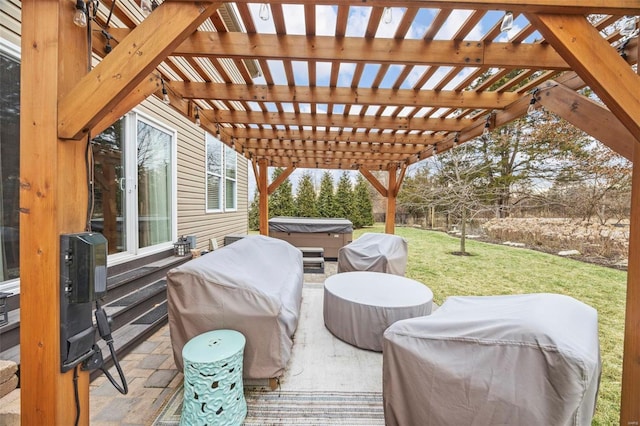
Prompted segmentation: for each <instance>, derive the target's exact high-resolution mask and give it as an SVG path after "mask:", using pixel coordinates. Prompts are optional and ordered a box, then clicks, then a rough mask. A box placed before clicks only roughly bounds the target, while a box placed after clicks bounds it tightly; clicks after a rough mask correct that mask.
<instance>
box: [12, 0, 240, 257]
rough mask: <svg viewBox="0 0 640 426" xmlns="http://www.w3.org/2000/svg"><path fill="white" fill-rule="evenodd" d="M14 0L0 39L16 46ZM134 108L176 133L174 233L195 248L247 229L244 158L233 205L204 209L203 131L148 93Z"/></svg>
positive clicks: (17, 17) (17, 13) (17, 21)
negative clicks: (192, 242)
mask: <svg viewBox="0 0 640 426" xmlns="http://www.w3.org/2000/svg"><path fill="white" fill-rule="evenodd" d="M20 6H21V2H20V1H17V0H0V40H3V41H7V42H9V43H12V44H14V45H16V46H20V17H21V10H20ZM135 111H137V112H139V113H141V114H144V115H146V116H149V117H151V118H153V119H154V120H157V121H158V122H160V123H162V124H163V125H165V126H166V127H168V128H169V129H171V130H174V131H176V134H177V143H178V145H177V185H176V187H177V194H176V197H177V203H178V204H177V221H178V223H177V235H178V236H182V235H192V236H195V237H196V243H197V248H199V249H204V250H206V249H208V248H209V239H216V240H217V242H218V245H219V246H222V243H223V241H224V236H225V235H228V234H246V233H247V232H248V218H247V212H248V201H247V199H248V181H247V180H248V168H249V164H248V160H247V159H246V158H245V157H243V156H241V155H240V154H238V166H237V209H236V210H235V211H233V212H215V213H211V212H207V211H206V195H205V194H206V191H205V189H206V179H205V133H204V131H203V130H202V129H200V128H199V127H197V126H195V125H194V124H193V123H192V122H191V121H189V120H188V119H186V118H185V117H183V116H182V115H181V114H180V113H178V112H177V111H175V110H173V109H172V108H171V107H170V106H167V105H165V104H164V103H162V101H161V100H159V99H157V98H155V97H149V98H148V99H147V100H145V101H143V102H142V103H141V104H140V105H138V106H137V107H136V108H135Z"/></svg>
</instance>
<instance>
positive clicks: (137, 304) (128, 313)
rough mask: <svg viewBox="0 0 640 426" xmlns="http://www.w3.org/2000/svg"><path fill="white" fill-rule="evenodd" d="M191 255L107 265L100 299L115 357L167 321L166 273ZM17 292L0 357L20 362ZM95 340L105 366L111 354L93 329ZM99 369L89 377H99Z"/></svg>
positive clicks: (1, 333)
mask: <svg viewBox="0 0 640 426" xmlns="http://www.w3.org/2000/svg"><path fill="white" fill-rule="evenodd" d="M190 258H191V256H186V257H178V256H174V255H173V250H167V251H163V252H161V253H157V254H154V255H151V256H147V257H144V258H138V259H136V260H133V261H130V262H126V263H122V264H118V265H114V266H109V267H108V272H107V277H108V278H107V294H106V296H105V297H104V298H103V299H102V300H101V303H102V306H103V307H104V308H105V310H106V312H107V315H109V316H110V317H111V319H112V324H111V331H112V335H113V338H114V346H115V349H116V354H117V356H118V358H122V357H123V356H124V355H125V354H126V353H128V352H130V351H131V349H133V348H134V347H135V346H137V345H138V344H140V343H142V342H144V341H145V340H146V339H147V338H148V337H149V336H150V335H151V334H153V333H154V332H155V331H157V330H158V329H159V328H160V327H162V326H163V325H165V324H166V323H167V318H168V315H167V292H166V288H167V284H166V279H165V277H166V274H167V272H168V271H169V270H170V269H171V268H174V267H176V266H179V265H181V264H182V263H184V262H186V261H188V260H189V259H190ZM19 296H20V295H19V294H16V295H12V296H11V297H10V298H9V299H8V300H7V308H8V309H9V323H8V324H6V325H3V326H1V327H0V360H10V361H14V362H16V363H18V364H19V363H20V337H19V336H20V334H19V332H20V310H19ZM96 340H97V341H99V344H100V346H101V347H103V350H102V353H103V356H104V359H105V363H106V365H107V366H110V365H111V363H112V360H111V354H110V353H109V350H108V348H105V347H104V342H103V341H102V340H101V339H100V337H99V336H98V334H97V332H96ZM100 374H101V372H100V371H99V370H98V371H96V372H93V373H92V374H91V379H93V378H95V377H97V376H99V375H100Z"/></svg>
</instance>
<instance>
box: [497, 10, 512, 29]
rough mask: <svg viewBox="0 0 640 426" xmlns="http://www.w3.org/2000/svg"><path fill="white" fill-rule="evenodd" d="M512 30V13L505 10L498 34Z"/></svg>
mask: <svg viewBox="0 0 640 426" xmlns="http://www.w3.org/2000/svg"><path fill="white" fill-rule="evenodd" d="M512 29H513V12H511V11H510V10H507V11H506V12H505V14H504V17H503V18H502V25H500V32H505V31H511V30H512Z"/></svg>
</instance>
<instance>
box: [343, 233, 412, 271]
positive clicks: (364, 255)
mask: <svg viewBox="0 0 640 426" xmlns="http://www.w3.org/2000/svg"><path fill="white" fill-rule="evenodd" d="M407 256H408V253H407V241H406V240H405V239H404V238H402V237H399V236H397V235H390V234H375V233H366V234H362V235H361V236H360V238H358V239H357V240H355V241H353V242H351V243H349V244H347V245H346V246H344V247H342V248H340V250H338V272H339V273H340V272H351V271H371V272H385V273H389V274H395V275H403V276H404V273H405V271H406V269H407Z"/></svg>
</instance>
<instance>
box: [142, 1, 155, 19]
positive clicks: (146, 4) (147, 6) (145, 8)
mask: <svg viewBox="0 0 640 426" xmlns="http://www.w3.org/2000/svg"><path fill="white" fill-rule="evenodd" d="M140 10H142V14H143V15H144V16H145V17H147V16H149V14H150V13H151V12H152V11H153V6H152V5H151V0H140Z"/></svg>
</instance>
